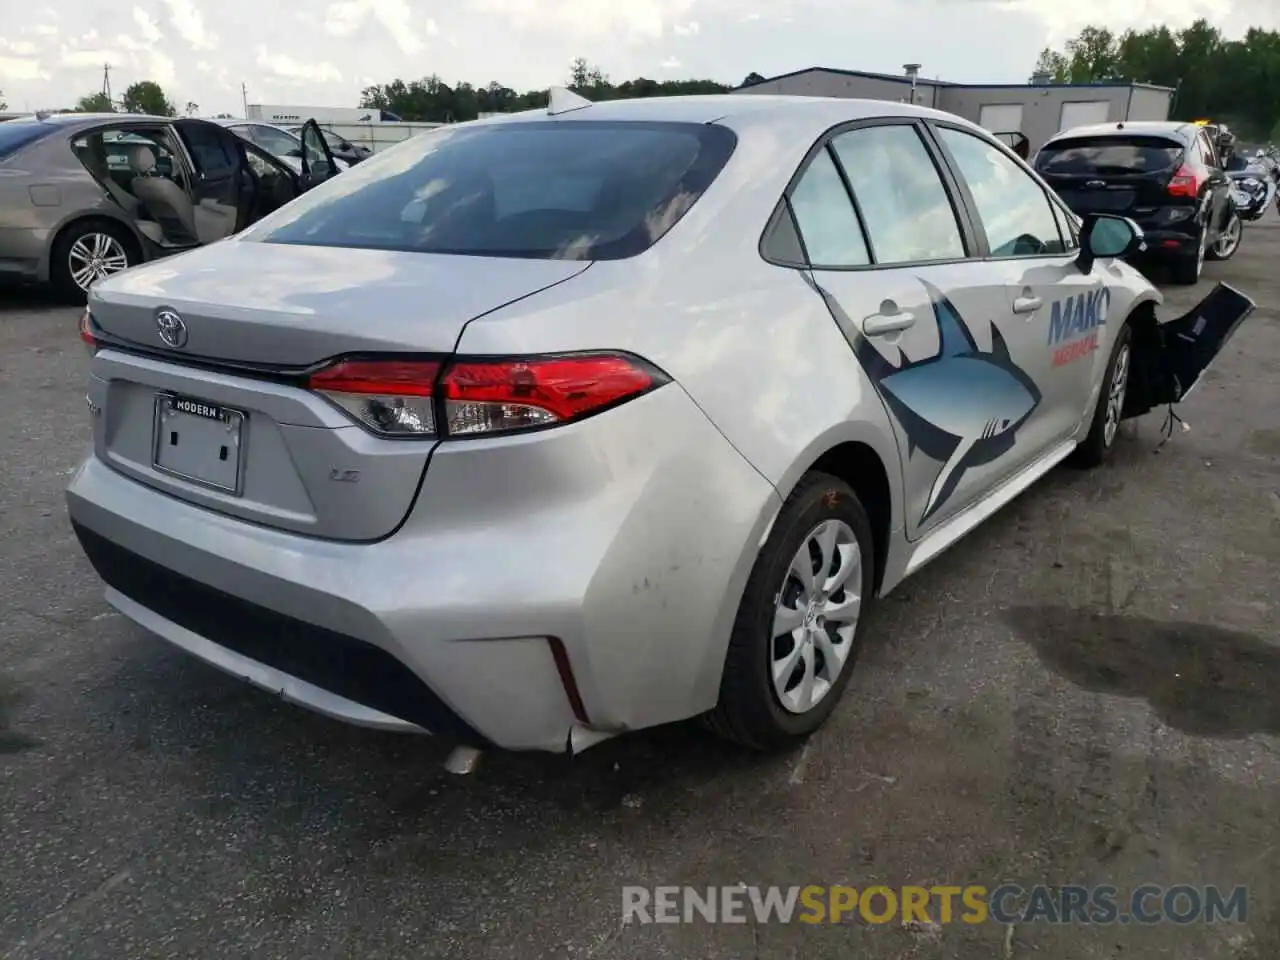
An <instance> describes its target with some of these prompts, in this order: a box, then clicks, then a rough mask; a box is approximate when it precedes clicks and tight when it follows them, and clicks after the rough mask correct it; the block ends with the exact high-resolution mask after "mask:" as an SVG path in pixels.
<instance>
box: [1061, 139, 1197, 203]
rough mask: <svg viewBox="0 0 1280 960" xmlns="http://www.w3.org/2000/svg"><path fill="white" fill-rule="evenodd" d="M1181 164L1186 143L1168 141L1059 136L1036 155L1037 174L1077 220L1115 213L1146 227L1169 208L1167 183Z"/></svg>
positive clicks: (1185, 155)
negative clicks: (1086, 215)
mask: <svg viewBox="0 0 1280 960" xmlns="http://www.w3.org/2000/svg"><path fill="white" fill-rule="evenodd" d="M1192 160H1193V161H1194V158H1192ZM1184 162H1188V156H1187V151H1186V148H1185V145H1184V144H1183V143H1182V142H1181V141H1179V140H1176V139H1173V138H1170V137H1159V136H1149V135H1139V134H1133V135H1129V134H1123V135H1121V134H1115V135H1105V136H1094V137H1070V138H1067V137H1064V138H1062V139H1060V140H1053V141H1051V142H1049V143H1047V144H1046V145H1045V146H1044V147H1043V148H1041V150H1040V152H1039V153H1038V154H1036V172H1037V173H1039V174H1040V176H1041V177H1043V178H1044V179H1045V181H1046V182H1047V183H1048V184H1049V186H1051V187H1053V189H1054V190H1055V191H1056V192H1057V194H1058V196H1059V197H1061V198H1062V200H1063V202H1064V203H1066V205H1067V206H1068V207H1070V208H1071V209H1072V210H1073V211H1075V212H1076V213H1077V214H1079V215H1080V216H1084V215H1085V214H1089V213H1115V214H1120V215H1122V216H1128V217H1132V218H1133V219H1134V220H1136V221H1138V223H1140V224H1143V225H1144V226H1146V225H1150V224H1151V220H1152V218H1153V217H1155V216H1157V211H1158V210H1160V209H1161V208H1164V207H1168V206H1169V205H1170V203H1171V200H1172V199H1173V198H1172V197H1171V195H1170V193H1169V183H1170V181H1171V180H1172V179H1173V177H1174V175H1175V174H1176V173H1177V171H1178V168H1179V167H1180V166H1182V164H1183V163H1184ZM1205 176H1206V178H1207V176H1208V174H1207V172H1206V174H1205Z"/></svg>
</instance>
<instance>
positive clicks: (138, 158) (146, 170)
mask: <svg viewBox="0 0 1280 960" xmlns="http://www.w3.org/2000/svg"><path fill="white" fill-rule="evenodd" d="M129 166H130V167H132V168H133V183H132V188H133V195H134V196H135V197H137V198H138V199H139V200H141V201H142V203H143V204H144V205H145V206H146V208H147V210H148V212H150V214H151V216H152V217H153V218H154V219H155V221H156V222H157V223H159V224H160V226H161V228H162V229H163V230H164V236H165V239H166V240H167V241H169V242H170V243H174V244H181V245H189V244H193V243H198V242H199V240H198V237H199V234H198V233H197V232H196V218H195V207H194V205H193V204H192V203H191V198H190V197H189V196H188V195H187V192H186V191H185V190H183V189H182V188H181V187H180V186H178V185H177V184H176V183H174V182H173V181H172V180H169V179H168V178H166V177H163V176H160V175H159V174H158V173H157V172H156V154H155V151H154V150H152V149H151V147H148V146H145V145H139V146H136V147H132V148H131V149H130V152H129Z"/></svg>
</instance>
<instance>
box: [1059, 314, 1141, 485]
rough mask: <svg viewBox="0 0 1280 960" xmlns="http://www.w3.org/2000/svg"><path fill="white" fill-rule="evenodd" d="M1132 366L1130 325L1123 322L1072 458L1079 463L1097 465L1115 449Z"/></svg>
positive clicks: (1104, 460) (1085, 465) (1084, 465)
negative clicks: (1087, 431)
mask: <svg viewBox="0 0 1280 960" xmlns="http://www.w3.org/2000/svg"><path fill="white" fill-rule="evenodd" d="M1132 367H1133V329H1132V328H1131V327H1130V326H1129V325H1128V324H1127V323H1126V324H1125V325H1124V326H1123V327H1121V328H1120V332H1119V333H1118V334H1117V335H1116V342H1115V345H1114V346H1113V347H1112V348H1111V359H1110V360H1108V361H1107V367H1106V370H1105V371H1103V375H1102V387H1101V389H1100V390H1099V391H1098V402H1097V404H1096V405H1095V406H1094V408H1093V419H1092V420H1091V421H1090V423H1089V433H1088V434H1087V435H1086V436H1085V438H1084V440H1083V441H1082V442H1081V444H1080V445H1079V446H1078V447H1076V449H1075V453H1074V455H1073V456H1072V460H1073V462H1074V463H1075V464H1076V465H1077V466H1080V467H1096V466H1099V465H1101V464H1102V463H1105V462H1106V460H1107V459H1108V458H1109V457H1110V456H1111V452H1112V451H1113V450H1114V449H1115V445H1116V437H1118V436H1119V435H1120V421H1121V419H1122V418H1123V417H1124V400H1125V397H1126V396H1127V395H1128V392H1129V371H1130V370H1131V369H1132Z"/></svg>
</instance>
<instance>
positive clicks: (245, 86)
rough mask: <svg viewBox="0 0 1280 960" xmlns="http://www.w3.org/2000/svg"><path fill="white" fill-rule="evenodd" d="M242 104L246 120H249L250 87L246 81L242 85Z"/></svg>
mask: <svg viewBox="0 0 1280 960" xmlns="http://www.w3.org/2000/svg"><path fill="white" fill-rule="evenodd" d="M240 102H241V104H242V105H243V106H244V118H245V119H246V120H248V119H249V85H248V84H246V83H245V82H244V81H241V83H240Z"/></svg>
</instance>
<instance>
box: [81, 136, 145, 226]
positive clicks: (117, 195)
mask: <svg viewBox="0 0 1280 960" xmlns="http://www.w3.org/2000/svg"><path fill="white" fill-rule="evenodd" d="M72 149H73V150H74V151H75V154H76V157H77V158H78V159H79V160H80V162H81V163H82V164H84V168H85V169H86V170H88V171H89V173H90V174H91V175H92V176H93V178H94V179H95V180H97V181H98V182H99V183H100V184H102V186H103V188H104V189H105V190H106V191H107V193H108V194H110V196H111V199H112V200H114V201H115V202H116V203H118V204H119V205H120V207H121V208H122V209H123V210H124V212H125V213H126V214H127V215H129V216H131V217H132V216H136V215H137V213H138V201H137V199H136V198H135V197H134V196H133V194H131V193H130V192H129V191H128V190H126V189H125V188H124V187H122V186H120V184H118V183H117V182H116V179H115V177H114V176H113V175H112V173H111V168H110V166H109V165H108V164H107V152H106V146H105V145H104V144H103V142H102V137H100V136H99V137H93V138H91V139H90V140H88V141H86V143H85V144H84V146H76V147H73V148H72Z"/></svg>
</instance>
